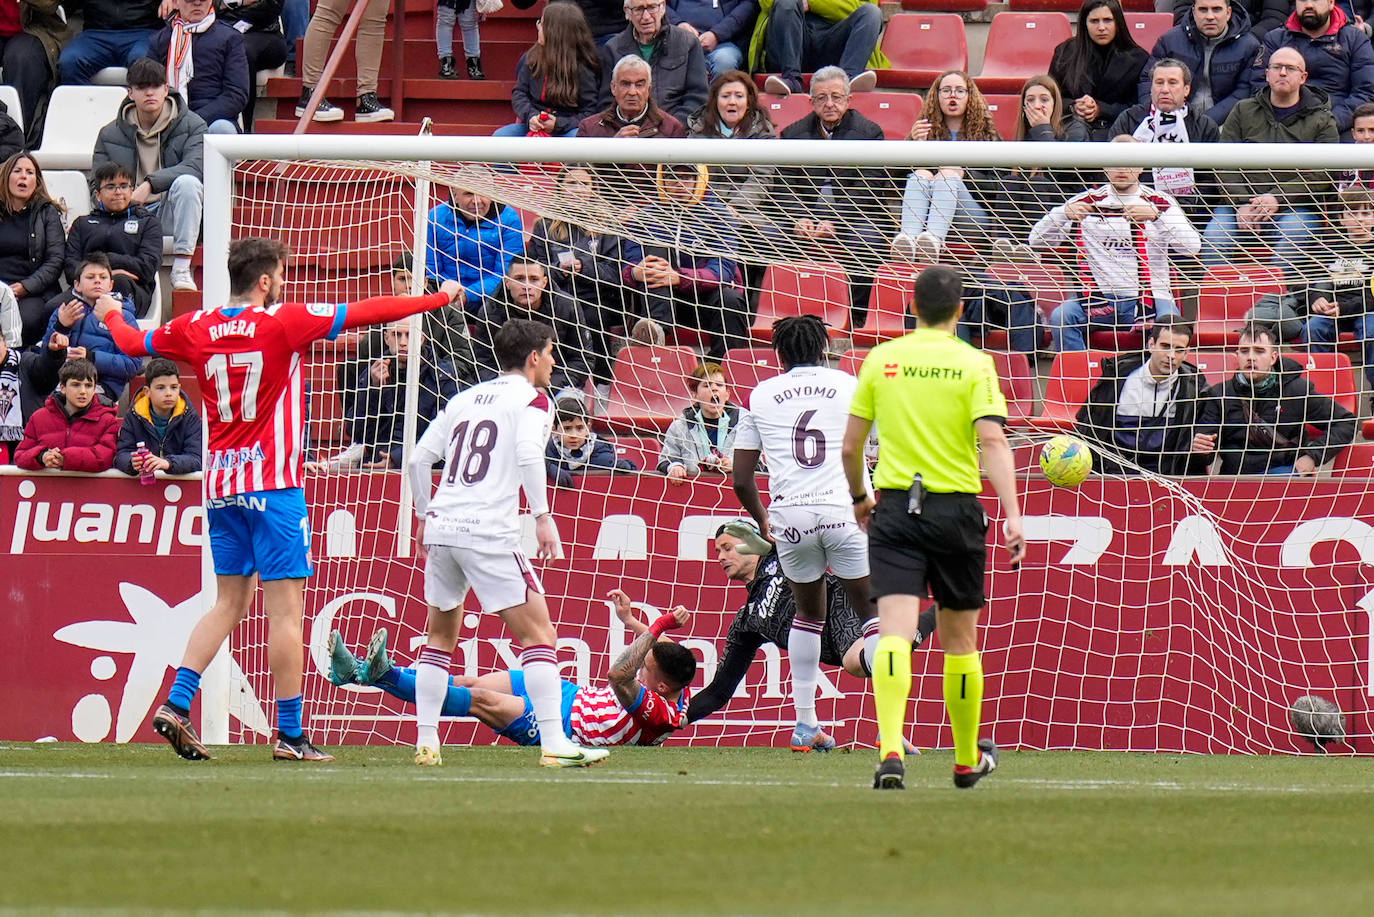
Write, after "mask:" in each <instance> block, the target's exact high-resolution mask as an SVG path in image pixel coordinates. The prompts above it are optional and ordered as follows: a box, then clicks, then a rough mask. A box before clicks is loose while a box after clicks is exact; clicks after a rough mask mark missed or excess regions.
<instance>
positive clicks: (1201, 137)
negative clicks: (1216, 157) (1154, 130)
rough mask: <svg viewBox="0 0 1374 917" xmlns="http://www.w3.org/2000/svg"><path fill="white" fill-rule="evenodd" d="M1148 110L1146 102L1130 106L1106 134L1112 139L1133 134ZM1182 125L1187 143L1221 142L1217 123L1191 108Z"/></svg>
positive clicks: (1148, 113) (1147, 114) (1148, 104)
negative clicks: (1185, 132)
mask: <svg viewBox="0 0 1374 917" xmlns="http://www.w3.org/2000/svg"><path fill="white" fill-rule="evenodd" d="M1150 108H1151V105H1150V103H1149V101H1148V100H1147V101H1145V102H1140V103H1138V104H1136V105H1132V106H1131V107H1130V108H1128V109H1126V110H1125V111H1123V112H1122V113H1121V114H1120V115H1118V116H1117V119H1116V120H1115V121H1113V122H1112V126H1111V128H1110V129H1109V130H1108V131H1107V133H1108V134H1109V135H1111V136H1113V137H1115V136H1117V135H1118V134H1134V133H1135V132H1136V128H1138V127H1140V122H1142V121H1144V120H1145V119H1146V118H1148V117H1149V115H1150ZM1183 125H1184V127H1185V128H1187V130H1188V142H1189V143H1219V142H1220V141H1221V128H1220V127H1218V126H1217V123H1216V122H1215V121H1213V120H1212V119H1211V118H1209V117H1207V116H1206V115H1204V114H1202V113H1201V112H1196V111H1193V110H1192V108H1189V109H1188V110H1187V113H1186V114H1185V115H1184V117H1183Z"/></svg>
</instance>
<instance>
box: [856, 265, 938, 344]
mask: <svg viewBox="0 0 1374 917" xmlns="http://www.w3.org/2000/svg"><path fill="white" fill-rule="evenodd" d="M924 269H925V265H921V264H884V265H883V266H882V267H880V268H878V273H877V275H876V276H875V277H874V280H873V295H872V296H870V297H869V300H868V315H867V316H865V317H864V324H863V327H862V328H859V329H857V330H856V331H855V332H854V343H855V345H856V346H859V347H872V346H873V345H874V344H877V343H879V342H881V341H886V340H889V339H891V338H896V337H901V336H902V335H904V334H906V333H907V331H908V330H909V329H908V328H907V320H908V316H909V315H910V313H911V293H912V290H913V289H914V288H915V286H916V277H917V275H919V274H920V273H921V271H923V270H924Z"/></svg>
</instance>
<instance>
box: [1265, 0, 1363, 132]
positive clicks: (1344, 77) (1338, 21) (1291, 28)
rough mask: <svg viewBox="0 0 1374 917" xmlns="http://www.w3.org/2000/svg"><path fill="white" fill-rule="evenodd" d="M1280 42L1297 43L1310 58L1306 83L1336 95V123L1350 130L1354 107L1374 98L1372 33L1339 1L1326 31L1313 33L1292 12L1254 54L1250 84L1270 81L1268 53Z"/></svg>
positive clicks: (1290, 45) (1333, 106) (1333, 104)
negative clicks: (1352, 21) (1355, 21)
mask: <svg viewBox="0 0 1374 917" xmlns="http://www.w3.org/2000/svg"><path fill="white" fill-rule="evenodd" d="M1279 48H1293V49H1295V50H1296V51H1297V52H1298V53H1299V54H1301V55H1302V58H1303V60H1305V61H1306V62H1307V83H1306V85H1305V88H1307V89H1325V90H1326V92H1327V94H1328V95H1329V96H1330V97H1331V113H1332V114H1333V115H1335V116H1336V127H1337V128H1338V129H1340V130H1342V131H1348V130H1350V124H1351V121H1352V120H1353V113H1354V111H1355V109H1357V108H1359V107H1360V106H1361V105H1363V104H1364V103H1365V102H1374V45H1371V44H1370V43H1369V36H1367V35H1365V33H1364V32H1363V31H1361V30H1360V29H1359V28H1357V27H1356V26H1354V25H1351V24H1350V20H1349V19H1348V18H1347V17H1346V15H1345V11H1344V10H1342V9H1341V8H1340V7H1335V8H1334V9H1332V10H1331V21H1330V23H1329V25H1328V26H1327V29H1326V32H1324V33H1323V34H1321V35H1319V36H1317V37H1316V38H1312V37H1310V36H1309V35H1308V34H1307V33H1306V32H1304V31H1303V30H1302V26H1301V25H1299V24H1298V14H1297V13H1294V14H1293V15H1291V16H1289V17H1288V21H1287V22H1286V23H1284V25H1283V27H1282V28H1277V29H1273V30H1271V31H1270V32H1269V33H1268V34H1267V35H1265V36H1264V42H1263V45H1262V47H1261V48H1260V50H1259V52H1258V53H1257V54H1256V55H1255V65H1254V68H1253V69H1252V70H1251V72H1250V88H1251V89H1252V90H1253V91H1256V92H1257V91H1259V89H1260V88H1261V87H1262V86H1265V85H1266V83H1265V81H1264V70H1265V68H1266V67H1267V66H1268V64H1269V55H1271V54H1273V53H1274V52H1275V51H1277V50H1278V49H1279Z"/></svg>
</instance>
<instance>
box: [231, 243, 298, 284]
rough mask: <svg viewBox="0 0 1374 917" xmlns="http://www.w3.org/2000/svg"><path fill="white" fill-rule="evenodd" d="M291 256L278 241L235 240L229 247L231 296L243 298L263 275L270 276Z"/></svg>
mask: <svg viewBox="0 0 1374 917" xmlns="http://www.w3.org/2000/svg"><path fill="white" fill-rule="evenodd" d="M290 254H291V252H290V250H289V249H288V248H287V247H286V245H285V244H284V243H282V242H280V241H278V240H277V239H263V238H254V237H250V238H247V239H235V240H234V241H233V242H232V243H231V244H230V246H229V294H230V295H231V296H243V295H244V294H245V293H247V292H248V291H249V290H251V289H253V287H255V286H256V285H257V283H258V280H259V279H260V278H261V277H262V275H263V274H267V275H269V276H270V275H271V274H272V273H273V272H275V271H276V269H277V265H279V264H285V263H286V258H287V256H288V255H290Z"/></svg>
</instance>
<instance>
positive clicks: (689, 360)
mask: <svg viewBox="0 0 1374 917" xmlns="http://www.w3.org/2000/svg"><path fill="white" fill-rule="evenodd" d="M700 362H701V360H700V358H698V357H697V354H696V351H694V350H691V349H689V348H686V347H646V346H639V345H636V346H631V347H626V348H625V349H624V350H622V351H620V354H619V355H618V356H616V358H615V368H614V370H613V379H612V381H611V394H610V397H609V399H608V400H607V408H606V414H605V416H603V417H597V418H595V419H594V421H595V422H596V423H597V424H598V425H599V426H602V427H603V428H608V429H610V430H613V431H615V432H629V433H638V432H642V431H651V432H658V433H661V432H663V431H664V430H666V429H667V428H668V424H670V423H672V422H673V419H674V418H676V417H677V416H678V415H679V414H681V413H682V410H683V408H685V407H687V405H688V403H689V402H690V401H691V395H690V393H689V392H688V390H687V379H688V377H689V376H691V374H692V370H694V369H696V367H697V364H698V363H700Z"/></svg>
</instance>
